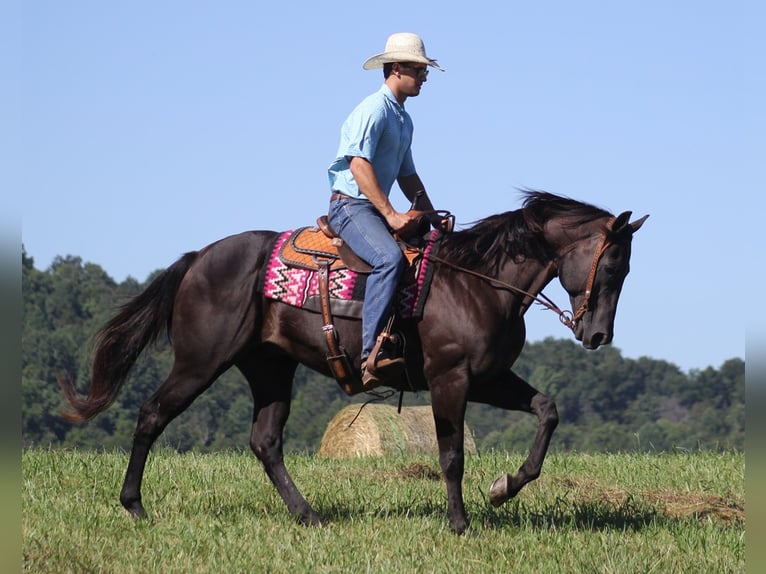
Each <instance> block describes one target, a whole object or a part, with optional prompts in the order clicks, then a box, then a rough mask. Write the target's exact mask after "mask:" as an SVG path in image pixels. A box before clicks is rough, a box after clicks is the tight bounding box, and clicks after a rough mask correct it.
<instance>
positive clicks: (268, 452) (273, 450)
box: [250, 432, 282, 463]
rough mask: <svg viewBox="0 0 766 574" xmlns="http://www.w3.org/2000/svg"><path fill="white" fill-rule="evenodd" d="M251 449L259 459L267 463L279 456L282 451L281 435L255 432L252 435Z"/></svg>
mask: <svg viewBox="0 0 766 574" xmlns="http://www.w3.org/2000/svg"><path fill="white" fill-rule="evenodd" d="M250 449H251V450H252V451H253V453H254V454H255V456H256V457H258V460H260V461H261V462H263V463H266V462H268V461H270V460H273V459H274V457H275V456H276V457H279V456H280V455H281V453H282V441H281V440H280V437H278V436H276V435H273V434H270V433H269V434H268V435H263V434H258V433H255V432H254V433H253V434H252V435H251V436H250Z"/></svg>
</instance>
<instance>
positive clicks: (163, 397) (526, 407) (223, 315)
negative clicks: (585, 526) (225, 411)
mask: <svg viewBox="0 0 766 574" xmlns="http://www.w3.org/2000/svg"><path fill="white" fill-rule="evenodd" d="M629 217H630V212H625V213H622V214H621V215H619V216H618V217H614V216H612V215H611V214H610V213H608V212H607V211H604V210H602V209H600V208H597V207H594V206H592V205H589V204H586V203H581V202H577V201H574V200H571V199H568V198H563V197H559V196H555V195H552V194H549V193H544V192H537V191H527V192H525V198H524V203H523V207H522V209H519V210H516V211H510V212H506V213H502V214H498V215H492V216H489V217H487V218H485V219H483V220H481V221H479V222H478V223H476V224H475V225H473V226H472V227H470V228H468V229H465V230H462V231H456V232H454V233H451V234H444V235H443V237H442V239H441V240H440V241H439V242H438V244H437V246H436V247H435V249H434V251H435V263H434V265H435V269H434V271H433V277H432V283H431V286H430V293H429V295H428V299H427V301H426V303H425V306H424V308H423V313H422V316H421V317H420V318H418V319H410V320H402V321H400V322H399V324H398V329H399V330H400V331H401V332H403V334H404V336H405V339H406V340H407V347H406V363H407V370H408V382H407V385H406V386H404V385H403V388H402V389H401V390H428V391H430V396H431V404H432V409H433V415H434V421H435V423H436V435H437V438H438V444H439V462H440V465H441V468H442V471H443V473H444V477H445V480H446V483H447V495H448V513H449V521H450V526H451V528H452V530H454V531H455V532H458V533H462V532H463V531H465V529H466V528H467V526H468V521H467V518H466V513H465V508H464V504H463V495H462V478H463V469H464V453H463V428H464V427H463V419H464V416H465V410H466V403H467V401H475V402H480V403H485V404H489V405H494V406H497V407H500V408H503V409H511V410H520V411H525V412H529V413H533V414H535V415H536V416H537V418H538V420H539V425H538V430H537V435H536V437H535V441H534V444H533V445H532V448H531V450H530V453H529V455H528V457H527V459H526V460H525V461H524V464H523V465H522V466H521V467H520V468H519V470H518V472H517V473H516V474H515V475H511V474H507V475H504V476H502V477H500V478H498V479H497V480H495V481H494V483H493V484H492V485H491V487H490V492H489V498H490V501H491V503H492V504H494V505H495V506H498V505H500V504H502V503H503V502H505V501H506V500H508V499H510V498H512V497H513V496H515V495H516V494H517V493H518V492H519V491H520V490H521V488H522V487H523V486H524V485H525V484H527V483H528V482H530V481H532V480H534V479H536V478H537V477H538V476H539V475H540V470H541V467H542V464H543V459H544V458H545V454H546V452H547V449H548V445H549V442H550V439H551V435H552V433H553V430H554V429H555V427H556V425H557V424H558V414H557V412H556V406H555V403H554V402H553V401H552V400H551V399H550V398H548V397H546V396H545V395H543V394H542V393H540V392H538V391H537V390H535V389H534V388H532V387H531V386H530V385H529V384H528V383H527V382H525V381H524V380H522V379H521V378H520V377H518V376H517V375H516V374H514V373H513V371H511V366H512V365H513V363H514V361H515V360H516V359H517V357H518V356H519V354H520V353H521V350H522V347H523V346H524V340H525V337H526V331H525V325H524V313H525V311H526V310H527V308H528V307H529V306H530V305H531V304H532V303H533V302H534V301H535V299H536V297H537V295H538V294H539V293H540V292H541V290H542V289H543V287H545V285H547V284H548V283H549V282H550V281H551V280H552V279H553V278H554V277H556V276H558V277H559V280H560V282H561V284H562V285H563V287H564V288H565V289H566V291H567V292H568V294H569V297H570V302H571V305H572V309H573V310H574V314H573V315H571V314H568V313H563V314H562V317H564V319H565V322H567V323H568V324H569V325H570V326H571V327H572V329H573V331H574V335H575V337H576V338H577V339H578V340H579V341H581V342H582V344H583V346H584V347H585V348H587V349H596V348H597V347H599V346H600V345H605V344H608V343H610V342H611V340H612V331H613V325H614V317H615V312H616V308H617V300H618V298H619V295H620V291H621V289H622V285H623V281H624V279H625V276H626V275H627V274H628V270H629V259H630V252H631V239H632V237H633V234H634V233H635V232H636V231H637V230H638V229H639V228H640V227H641V225H642V224H643V222H644V220H645V219H646V217H648V216H644V217H643V218H641V219H639V220H637V221H635V222H633V223H631V222H630V221H629ZM278 235H279V234H278V233H277V232H273V231H250V232H246V233H241V234H239V235H234V236H231V237H227V238H225V239H222V240H220V241H217V242H215V243H213V244H211V245H208V246H207V247H205V248H203V249H202V250H200V251H195V252H190V253H187V254H185V255H183V256H182V257H181V258H180V259H179V260H178V261H177V262H176V263H174V264H173V265H172V266H170V267H169V268H168V269H166V270H165V271H164V272H163V273H162V274H160V275H159V276H158V277H157V278H156V279H154V281H153V282H152V283H151V284H150V285H149V286H148V287H147V288H146V290H145V291H143V292H142V293H141V294H139V295H137V296H136V297H135V298H133V299H131V300H130V301H129V302H128V303H127V304H125V305H124V306H123V307H121V309H120V311H119V313H118V314H117V315H116V316H115V317H114V318H113V319H112V320H111V321H109V322H108V323H107V324H106V325H105V326H104V327H103V328H102V329H101V330H100V331H99V333H98V336H97V340H96V345H97V346H96V352H95V357H94V360H93V371H92V380H91V384H90V389H89V392H88V395H87V396H83V395H79V394H78V393H77V391H76V390H75V389H74V388H73V386H72V385H71V383H70V382H67V381H61V386H62V389H63V390H64V393H65V395H66V397H67V400H68V401H69V403H70V405H71V407H72V409H73V410H72V411H71V412H69V413H68V415H67V416H68V417H69V418H70V419H71V420H74V421H84V420H88V419H90V418H92V417H94V416H95V415H97V414H98V413H100V412H102V411H104V410H105V409H107V408H108V407H109V405H110V404H111V403H112V402H113V401H114V399H115V398H116V396H117V394H118V392H119V390H120V389H121V387H122V385H123V383H124V381H125V379H126V377H127V375H128V372H129V371H130V369H131V367H132V366H133V364H134V363H135V361H136V359H137V358H138V356H139V355H140V353H141V352H142V350H143V349H144V348H145V347H147V345H149V344H151V343H153V342H155V341H156V340H157V338H158V337H159V336H160V335H161V334H162V333H163V332H165V331H167V332H168V334H171V333H172V339H173V348H174V353H175V362H174V364H173V368H172V370H171V372H170V374H169V376H168V378H167V379H166V380H165V382H164V383H163V384H162V385H161V386H160V387H159V389H158V390H157V391H156V392H155V393H154V394H153V395H152V396H151V397H150V398H149V399H148V400H147V401H146V402H145V403H144V405H143V406H142V408H141V411H140V414H139V417H138V424H137V428H136V432H135V436H134V440H133V447H132V450H131V454H130V461H129V463H128V468H127V473H126V476H125V482H124V484H123V487H122V491H121V494H120V501H121V502H122V504H123V506H124V507H125V508H126V509H127V510H128V511H129V512H130V513H131V514H132V515H135V516H139V517H140V516H145V514H146V513H145V510H144V506H143V504H142V502H141V482H142V478H143V474H144V468H145V465H146V461H147V457H148V455H149V451H150V449H151V447H152V444H153V443H154V441H155V440H156V439H157V437H158V436H159V435H160V434H161V433H162V431H163V430H164V429H165V427H166V426H167V424H168V423H169V422H170V421H172V420H173V419H174V418H175V417H176V416H178V415H179V414H180V413H182V412H183V411H184V410H185V409H186V408H187V407H189V405H190V404H191V403H192V402H193V401H194V399H195V398H196V397H197V396H199V395H200V394H201V393H202V392H203V391H205V390H206V389H207V388H208V387H209V386H210V385H212V384H213V382H214V381H215V380H216V378H217V377H218V376H219V375H221V374H222V373H223V372H224V371H226V370H227V369H229V368H230V367H232V366H236V367H237V368H238V369H239V370H240V371H241V372H242V374H243V375H244V376H245V378H246V379H247V381H248V383H249V384H250V389H251V391H252V395H253V400H254V411H253V426H252V434H251V437H250V446H251V448H252V450H253V452H254V453H255V455H256V456H257V457H258V459H259V460H260V461H261V462H262V464H263V466H264V469H265V470H266V473H267V475H268V476H269V478H270V479H271V481H272V483H273V484H274V486H275V487H276V488H277V490H278V491H279V494H280V495H281V497H282V499H283V500H284V502H285V503H286V505H287V507H288V509H289V510H290V512H291V513H292V514H293V515H294V516H295V517H296V518H297V519H298V520H299V521H300V522H302V523H305V524H319V523H321V520H322V519H321V517H320V516H319V515H318V514H317V513H316V512H315V511H314V509H313V508H312V507H311V505H310V504H309V503H308V502H307V501H306V500H305V499H304V497H303V496H302V494H301V493H300V492H299V491H298V488H297V487H296V485H295V483H294V482H293V480H292V478H291V477H290V475H289V473H288V471H287V469H286V468H285V465H284V459H283V452H282V431H283V428H284V425H285V422H286V420H287V417H288V414H289V412H290V397H291V389H292V379H293V375H294V373H295V370H296V368H297V366H298V364H299V363H302V364H304V365H306V366H308V367H309V368H311V369H314V370H316V371H318V372H320V373H323V374H326V375H329V374H330V371H329V369H328V364H327V361H326V356H327V348H326V344H325V343H326V341H325V337H324V335H323V334H322V324H323V321H322V316H321V315H320V314H317V313H313V312H310V311H306V310H303V309H300V308H297V307H293V306H290V305H287V304H285V303H282V302H279V301H274V300H272V299H268V298H266V297H264V296H263V293H262V292H261V290H260V289H259V285H261V284H262V283H261V282H260V281H261V279H262V277H261V276H262V274H263V273H264V272H265V271H264V269H265V265H266V263H267V261H268V259H269V256H270V251H271V249H272V247H273V245H274V242H275V240H276V238H277V236H278ZM335 327H336V329H337V332H338V333H339V334H340V339H341V341H342V342H343V344H344V345H345V347H346V349H347V351H348V353H349V354H350V357H351V361H352V363H353V364H355V365H359V360H360V357H359V354H360V351H361V349H360V342H361V325H360V321H359V320H355V319H344V318H336V321H335ZM355 391H356V390H354V392H355Z"/></svg>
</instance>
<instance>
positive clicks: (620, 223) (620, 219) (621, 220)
mask: <svg viewBox="0 0 766 574" xmlns="http://www.w3.org/2000/svg"><path fill="white" fill-rule="evenodd" d="M632 214H633V212H632V211H623V212H622V213H621V214H620V215H618V216H617V217H615V218H614V223H612V233H614V234H615V235H619V234H620V233H623V232H624V231H625V226H626V225H628V221H630V216H631V215H632Z"/></svg>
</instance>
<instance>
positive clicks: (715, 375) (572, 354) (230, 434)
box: [21, 247, 745, 452]
mask: <svg viewBox="0 0 766 574" xmlns="http://www.w3.org/2000/svg"><path fill="white" fill-rule="evenodd" d="M159 272H160V271H159V270H158V271H156V272H155V273H153V274H152V275H151V276H150V277H148V278H147V279H146V281H145V282H144V283H140V282H138V281H136V280H135V279H133V278H128V279H126V280H125V281H123V282H121V283H118V282H116V281H114V280H113V279H112V278H111V277H110V276H109V275H108V274H107V273H106V272H105V271H104V270H103V269H102V268H101V267H100V266H99V265H96V264H93V263H84V262H83V261H82V259H81V258H79V257H75V256H66V257H58V258H56V259H55V260H54V261H53V263H52V264H51V266H50V267H49V268H48V269H46V270H38V269H36V268H35V266H34V260H33V258H32V257H29V256H28V255H27V253H26V251H25V250H24V248H23V247H22V296H23V314H24V315H23V331H22V361H21V362H22V380H21V387H22V441H23V446H30V445H52V446H59V447H68V448H73V447H77V448H98V449H110V448H121V449H129V448H130V445H131V442H132V435H133V431H134V429H135V423H136V417H137V415H138V410H139V408H140V406H141V404H142V403H143V402H144V401H145V400H146V399H147V398H148V397H149V396H150V395H151V393H152V392H154V390H155V389H156V388H157V387H158V386H159V385H160V383H161V382H162V381H163V380H164V379H165V377H166V376H167V374H168V373H169V371H170V367H171V365H172V361H173V358H172V350H171V348H170V345H169V344H168V343H167V342H164V343H161V344H160V345H158V346H157V348H155V349H152V350H150V351H147V352H145V353H144V354H143V355H142V356H141V357H140V358H139V360H138V362H137V363H136V365H135V367H134V369H133V371H132V372H131V374H130V376H129V378H128V380H127V381H126V383H125V386H124V387H123V389H122V391H121V393H120V395H119V396H118V398H117V400H116V401H115V403H114V404H113V405H112V407H110V408H109V410H107V411H106V412H105V413H103V414H101V415H99V416H98V417H96V418H95V419H93V420H92V421H90V422H89V423H87V424H85V425H73V424H71V423H69V422H67V421H66V420H65V419H63V418H62V417H61V415H60V413H61V411H62V409H63V408H64V402H63V396H62V394H61V391H60V390H59V388H58V385H57V383H56V377H57V375H60V374H66V375H67V376H69V377H71V378H72V380H74V381H75V382H76V384H77V386H78V388H79V389H81V390H83V391H84V390H86V389H87V386H88V381H89V372H90V360H91V358H92V356H91V353H92V340H93V336H94V335H95V333H96V332H97V331H98V329H99V328H100V327H101V326H102V325H103V324H104V323H106V321H108V320H109V319H110V318H111V317H112V315H113V314H114V313H115V311H116V307H117V306H118V305H119V304H121V303H122V302H124V301H125V300H126V299H127V298H129V297H131V296H133V295H136V294H137V293H139V292H140V291H141V290H143V288H145V287H146V286H147V285H148V283H149V282H150V281H151V280H152V279H153V278H154V276H156V274H157V273H159ZM514 371H515V372H517V373H518V374H519V375H520V376H522V377H523V378H525V379H526V380H528V381H529V382H530V383H531V384H532V385H533V386H535V387H536V388H538V389H539V390H541V391H542V392H544V393H545V394H547V395H549V396H550V397H551V398H553V399H554V400H555V401H556V403H557V405H558V410H559V416H560V421H561V422H560V425H559V428H558V429H557V430H556V433H555V434H554V438H553V442H552V445H551V449H552V451H554V452H555V451H556V450H577V451H581V452H596V451H599V452H604V451H610V452H617V451H670V450H674V449H695V450H696V449H739V450H743V449H744V442H745V363H744V361H743V360H742V359H740V358H732V359H729V360H727V361H725V362H724V363H723V364H722V365H720V366H719V367H718V368H714V367H712V366H711V367H707V368H705V369H702V370H692V371H690V372H689V373H684V372H682V371H681V370H680V369H679V368H678V367H677V366H676V365H674V364H672V363H669V362H667V361H663V360H655V359H652V358H649V357H641V358H639V359H636V360H634V359H627V358H624V357H622V355H621V353H620V351H619V350H618V349H617V348H614V347H605V348H602V349H599V350H598V351H595V352H594V351H590V352H589V351H585V350H584V349H583V348H582V347H581V346H580V345H578V344H577V343H576V342H574V341H573V340H571V339H554V338H549V339H546V340H544V341H540V342H534V343H527V345H526V347H525V348H524V351H523V353H522V355H521V357H520V358H519V360H518V361H517V362H516V365H515V366H514ZM368 398H369V397H366V396H357V397H353V398H351V397H347V396H346V395H345V394H344V393H343V392H342V391H341V389H340V387H338V385H337V384H336V383H335V382H334V381H333V380H332V379H328V378H326V377H324V376H322V375H319V374H317V373H314V372H313V371H310V370H308V369H304V368H303V367H301V368H299V370H298V372H297V374H296V377H295V382H294V385H293V403H292V410H291V415H290V419H289V420H288V423H287V427H286V429H285V449H286V450H287V451H290V452H297V451H300V452H315V451H317V450H318V448H319V443H320V441H321V438H322V435H323V433H324V430H325V428H326V426H327V424H328V423H329V421H330V420H331V419H332V417H333V416H334V415H335V414H336V413H337V412H338V411H339V410H340V409H341V408H342V407H344V406H346V405H347V404H349V403H361V402H363V401H365V400H367V399H368ZM391 401H392V402H394V403H395V401H396V398H392V399H391ZM427 403H428V393H419V394H415V395H413V394H411V393H408V394H406V395H405V397H404V404H405V405H410V406H411V405H419V404H427ZM466 419H467V422H468V425H469V427H470V428H471V430H472V432H473V433H474V438H475V440H476V444H477V446H478V448H479V450H480V451H481V450H487V449H503V450H513V451H519V452H522V451H526V450H527V449H528V448H529V446H530V445H531V442H532V440H533V437H534V432H535V426H536V420H535V419H534V417H533V416H530V415H527V414H523V413H509V412H507V411H503V410H501V409H497V408H493V407H488V406H484V405H474V404H471V405H469V407H468V412H467V414H466ZM251 420H252V398H251V396H250V390H249V387H248V385H247V383H246V381H245V379H244V377H242V376H241V375H240V374H239V373H238V372H237V371H236V369H231V370H230V371H228V372H227V373H224V374H223V375H222V376H221V377H220V378H219V380H218V381H217V382H216V383H215V384H213V386H212V387H211V388H210V389H209V390H208V391H207V392H205V393H203V394H202V395H201V396H200V397H199V398H198V399H197V400H196V401H195V403H194V404H193V405H192V406H191V407H190V408H189V409H187V411H185V412H184V413H183V414H182V415H180V416H179V417H178V418H177V419H176V420H175V421H173V422H172V423H171V424H170V425H169V426H168V428H167V429H166V431H165V432H164V433H163V435H162V437H161V438H160V440H159V441H158V444H160V445H163V446H166V447H170V448H175V449H178V450H180V451H188V450H195V451H201V452H205V451H215V450H221V449H245V448H247V447H248V443H249V435H250V424H251Z"/></svg>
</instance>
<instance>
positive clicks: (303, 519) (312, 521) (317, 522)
mask: <svg viewBox="0 0 766 574" xmlns="http://www.w3.org/2000/svg"><path fill="white" fill-rule="evenodd" d="M298 522H300V523H301V524H303V525H304V526H324V524H325V520H324V518H322V517H321V516H319V515H318V514H317V513H316V512H310V513H308V514H304V515H302V516H300V517H299V518H298Z"/></svg>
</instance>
